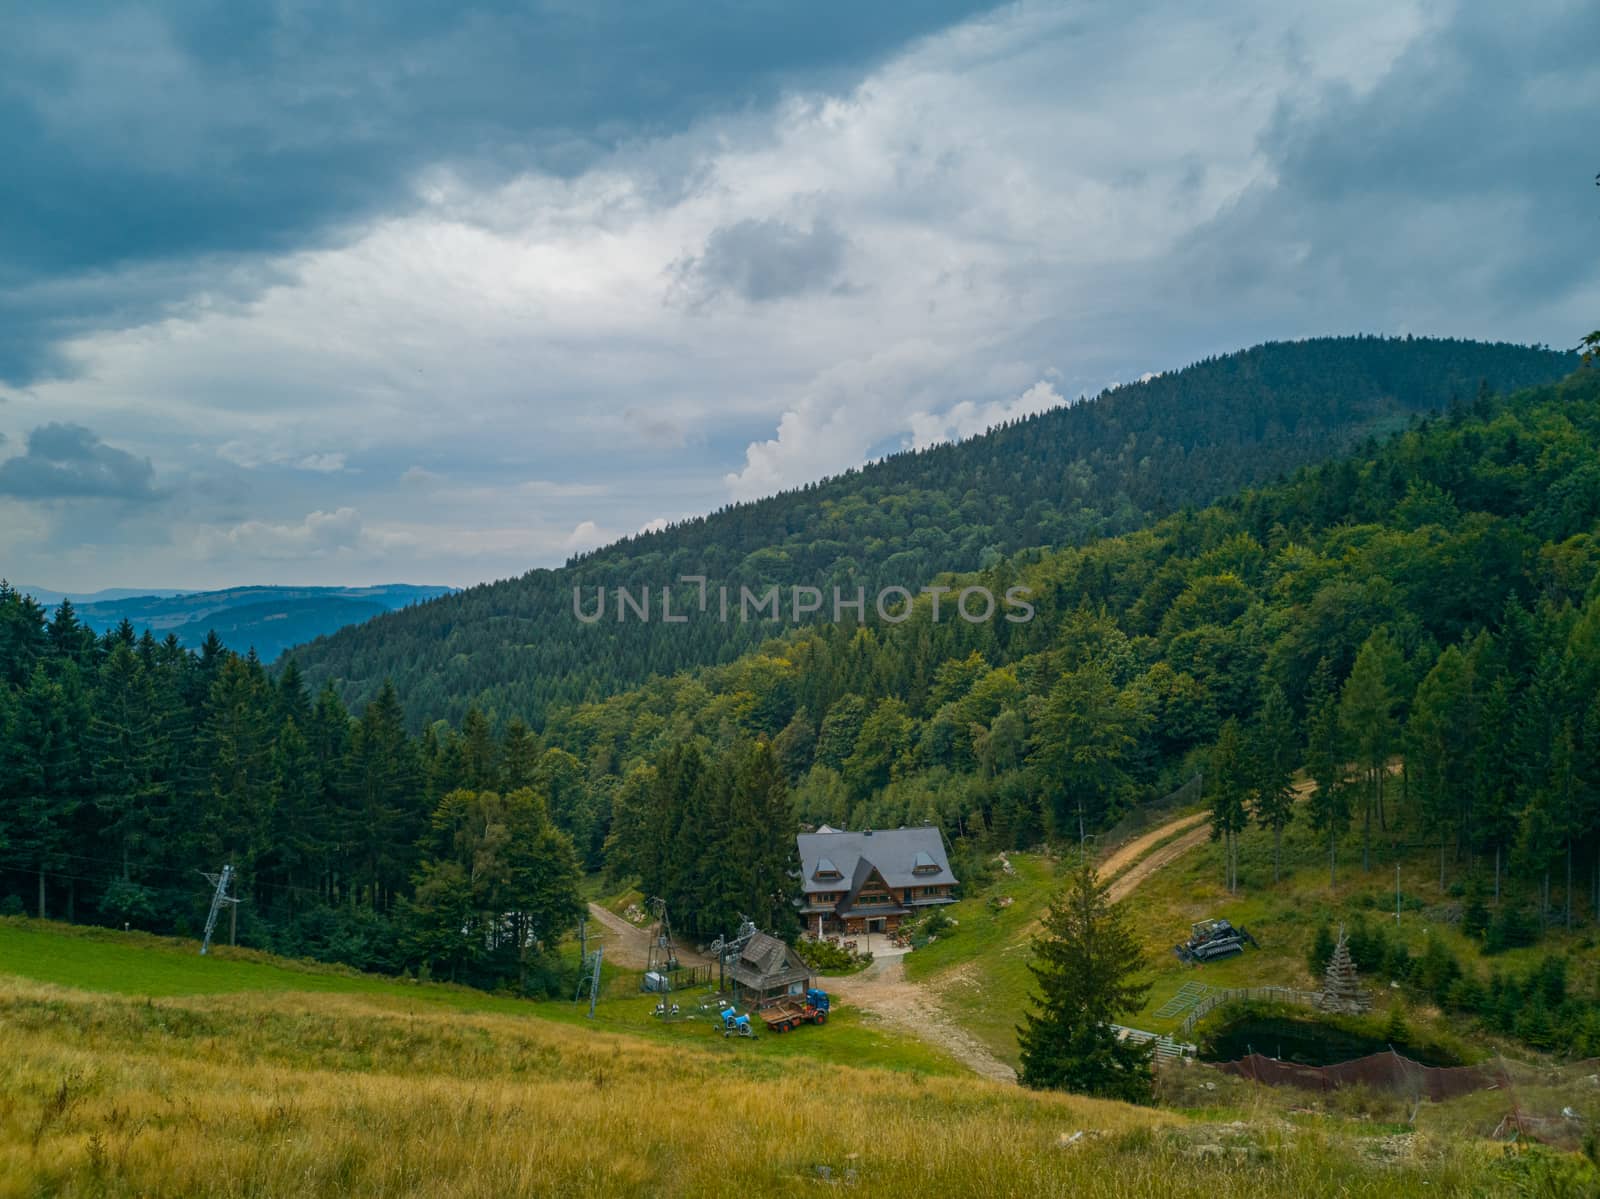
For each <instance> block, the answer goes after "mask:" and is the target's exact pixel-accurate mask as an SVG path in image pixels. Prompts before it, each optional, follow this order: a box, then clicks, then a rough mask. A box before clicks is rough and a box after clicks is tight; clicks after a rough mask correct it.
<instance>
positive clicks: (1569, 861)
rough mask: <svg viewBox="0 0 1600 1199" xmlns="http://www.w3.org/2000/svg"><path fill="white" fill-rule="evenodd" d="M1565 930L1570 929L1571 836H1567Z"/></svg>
mask: <svg viewBox="0 0 1600 1199" xmlns="http://www.w3.org/2000/svg"><path fill="white" fill-rule="evenodd" d="M1567 931H1568V932H1569V933H1570V932H1571V931H1572V838H1571V837H1568V838H1567Z"/></svg>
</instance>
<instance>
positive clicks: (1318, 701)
mask: <svg viewBox="0 0 1600 1199" xmlns="http://www.w3.org/2000/svg"><path fill="white" fill-rule="evenodd" d="M1307 708H1308V714H1307V719H1308V722H1309V723H1308V727H1307V736H1306V772H1307V773H1308V774H1310V775H1311V779H1312V781H1313V782H1314V783H1315V784H1316V790H1315V791H1313V792H1312V793H1311V827H1312V828H1314V829H1316V830H1317V831H1318V832H1319V833H1322V834H1323V835H1324V836H1325V837H1326V838H1327V839H1328V886H1330V887H1332V886H1333V885H1334V884H1335V882H1336V881H1337V880H1336V875H1337V863H1338V847H1339V838H1340V837H1342V836H1343V835H1344V833H1345V830H1346V829H1348V828H1349V827H1350V799H1349V795H1348V793H1347V791H1346V790H1345V767H1344V761H1345V748H1344V737H1343V735H1342V728H1341V725H1340V721H1339V694H1338V692H1337V691H1336V690H1335V689H1334V682H1333V667H1332V664H1331V663H1330V662H1329V661H1328V659H1327V658H1324V659H1322V661H1321V662H1319V663H1318V664H1317V669H1316V671H1315V673H1313V674H1312V676H1311V694H1310V697H1309V699H1308V701H1307Z"/></svg>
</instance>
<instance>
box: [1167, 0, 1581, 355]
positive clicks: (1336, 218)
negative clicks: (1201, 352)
mask: <svg viewBox="0 0 1600 1199" xmlns="http://www.w3.org/2000/svg"><path fill="white" fill-rule="evenodd" d="M1596 45H1600V7H1596V6H1595V5H1593V4H1589V3H1568V4H1554V5H1534V6H1528V7H1527V8H1523V9H1519V10H1517V11H1516V14H1515V15H1514V16H1513V15H1512V12H1511V10H1509V9H1504V8H1500V7H1498V6H1490V5H1472V4H1463V5H1462V6H1460V7H1459V8H1458V9H1456V10H1455V11H1454V12H1453V13H1452V14H1451V16H1450V19H1449V20H1448V21H1447V22H1446V23H1444V24H1443V25H1441V26H1440V27H1438V28H1436V29H1433V30H1429V31H1427V32H1425V33H1424V34H1423V35H1422V36H1420V37H1418V38H1416V39H1415V40H1414V41H1413V42H1412V43H1411V44H1410V45H1409V46H1408V47H1407V48H1406V49H1405V50H1404V51H1403V52H1402V53H1401V54H1400V56H1399V57H1398V58H1397V60H1396V61H1395V62H1394V64H1393V65H1392V66H1391V67H1390V69H1389V70H1388V71H1387V72H1386V73H1385V74H1384V75H1383V77H1382V78H1381V79H1380V80H1379V81H1378V83H1377V84H1376V86H1374V87H1373V88H1372V89H1371V90H1370V91H1367V92H1365V93H1364V94H1360V95H1357V94H1355V93H1354V92H1353V91H1352V90H1351V89H1350V88H1349V87H1348V86H1346V85H1343V84H1339V85H1335V86H1333V87H1330V88H1329V89H1328V90H1326V91H1325V92H1324V93H1322V94H1321V95H1320V96H1318V97H1317V98H1316V99H1315V100H1314V101H1311V102H1302V103H1299V104H1294V105H1285V106H1284V107H1282V108H1280V110H1279V112H1278V113H1277V116H1276V118H1275V119H1274V120H1273V121H1272V122H1271V124H1270V125H1269V127H1268V129H1267V130H1266V132H1265V133H1264V135H1263V137H1262V139H1261V149H1262V151H1263V153H1264V155H1265V157H1266V159H1267V161H1268V164H1269V170H1268V172H1266V174H1267V179H1266V180H1265V181H1263V182H1262V183H1259V184H1257V185H1256V186H1255V187H1253V188H1252V189H1250V190H1249V191H1247V192H1246V193H1245V195H1244V196H1242V197H1241V198H1240V200H1239V201H1238V203H1237V204H1236V205H1235V206H1234V207H1233V208H1232V209H1230V210H1229V211H1228V212H1226V213H1224V214H1223V215H1222V216H1221V217H1219V218H1218V219H1217V220H1216V221H1214V222H1213V223H1211V224H1209V225H1207V226H1205V227H1203V228H1201V229H1200V230H1199V231H1198V232H1197V233H1196V234H1195V235H1194V237H1193V238H1192V239H1191V240H1190V242H1189V244H1188V245H1187V246H1186V248H1185V250H1184V252H1183V253H1182V254H1181V255H1180V256H1179V257H1180V261H1181V262H1182V263H1183V267H1184V269H1183V272H1182V273H1183V275H1184V276H1185V278H1186V279H1187V281H1188V283H1189V285H1190V287H1191V288H1193V289H1196V290H1197V291H1203V292H1205V293H1209V294H1210V295H1213V296H1216V295H1230V296H1232V297H1234V298H1235V299H1238V300H1247V299H1248V298H1250V297H1254V298H1255V299H1257V300H1258V301H1261V302H1263V303H1264V304H1266V305H1268V306H1273V305H1283V306H1292V305H1296V304H1300V303H1304V304H1306V305H1308V306H1311V307H1312V308H1313V310H1314V311H1316V312H1317V313H1318V314H1319V316H1320V318H1321V320H1322V321H1323V323H1324V324H1337V318H1335V317H1333V314H1334V313H1335V312H1338V311H1341V309H1342V310H1343V311H1346V312H1349V313H1351V314H1352V315H1354V316H1356V317H1358V318H1359V319H1362V320H1364V321H1365V322H1367V324H1366V325H1365V326H1364V327H1376V326H1387V325H1388V324H1389V320H1390V319H1398V320H1401V321H1404V320H1408V319H1416V318H1422V317H1427V316H1431V315H1435V314H1436V313H1438V312H1448V311H1450V310H1452V308H1453V307H1455V306H1458V305H1459V302H1460V301H1461V300H1462V298H1463V297H1466V296H1472V297H1475V298H1477V299H1478V300H1480V301H1486V302H1487V305H1486V307H1487V310H1489V311H1498V312H1500V313H1502V314H1505V315H1506V316H1507V317H1508V318H1509V317H1510V316H1511V315H1514V314H1516V313H1518V312H1520V311H1525V310H1526V309H1527V308H1529V307H1530V306H1538V307H1544V306H1548V305H1554V304H1557V303H1559V301H1560V299H1561V297H1562V296H1563V295H1564V294H1566V293H1568V292H1569V291H1571V290H1573V289H1576V288H1578V287H1580V286H1582V285H1584V284H1585V283H1586V282H1588V281H1590V280H1592V279H1593V271H1594V267H1593V255H1592V254H1591V253H1588V252H1586V249H1585V247H1586V246H1590V245H1592V244H1593V240H1594V237H1595V235H1596V233H1597V232H1600V203H1597V202H1596V195H1595V189H1594V187H1593V186H1592V185H1591V183H1590V178H1591V176H1592V175H1593V173H1594V169H1595V167H1596V165H1597V162H1596V159H1595V154H1596V146H1595V143H1594V116H1595V114H1596V113H1597V112H1600V72H1597V71H1596V68H1595V49H1594V48H1595V46H1596Z"/></svg>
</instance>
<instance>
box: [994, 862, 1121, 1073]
mask: <svg viewBox="0 0 1600 1199" xmlns="http://www.w3.org/2000/svg"><path fill="white" fill-rule="evenodd" d="M1109 891H1110V884H1109V883H1105V882H1102V881H1101V880H1100V879H1099V877H1098V876H1097V875H1096V874H1095V871H1094V867H1093V866H1092V865H1090V864H1089V863H1087V862H1086V863H1084V864H1083V865H1082V866H1080V867H1079V868H1078V869H1077V870H1076V871H1074V872H1073V874H1072V875H1071V876H1070V877H1069V878H1068V880H1067V885H1066V887H1065V888H1064V889H1063V890H1062V891H1061V892H1060V893H1059V894H1058V895H1056V897H1055V898H1054V899H1053V900H1052V901H1051V903H1050V907H1049V909H1048V910H1047V911H1046V913H1045V917H1044V921H1043V925H1042V928H1041V931H1040V933H1039V935H1038V936H1036V937H1035V938H1034V939H1033V960H1032V961H1030V962H1029V963H1028V969H1029V970H1030V971H1031V972H1032V974H1033V976H1034V979H1035V980H1036V981H1037V983H1038V986H1039V993H1038V994H1037V995H1035V996H1034V997H1033V1008H1034V1010H1033V1011H1030V1012H1026V1013H1024V1015H1023V1023H1022V1025H1021V1026H1020V1027H1019V1028H1018V1029H1017V1039H1018V1042H1019V1044H1020V1046H1021V1050H1022V1055H1021V1056H1022V1072H1021V1076H1020V1077H1021V1081H1022V1082H1023V1083H1024V1084H1025V1085H1027V1086H1030V1087H1039V1088H1052V1089H1059V1090H1068V1091H1077V1092H1079V1093H1081V1094H1086V1095H1098V1096H1101V1097H1103V1098H1107V1099H1123V1100H1127V1101H1129V1102H1134V1103H1138V1102H1144V1101H1147V1100H1148V1099H1149V1098H1150V1093H1151V1076H1150V1058H1151V1052H1152V1049H1153V1046H1151V1045H1149V1044H1144V1045H1136V1044H1134V1043H1132V1042H1130V1041H1123V1040H1121V1039H1119V1038H1118V1037H1117V1034H1116V1032H1115V1030H1113V1029H1112V1027H1111V1025H1112V1023H1113V1022H1114V1021H1116V1020H1117V1019H1119V1018H1122V1017H1126V1016H1127V1015H1129V1014H1130V1013H1132V1012H1136V1011H1138V1010H1139V1009H1140V1008H1141V1007H1142V1006H1143V1005H1144V999H1145V996H1146V995H1147V994H1148V993H1149V990H1150V984H1149V983H1147V982H1140V981H1137V977H1136V976H1137V975H1138V973H1139V971H1140V970H1141V969H1142V968H1143V965H1144V952H1143V949H1142V948H1141V946H1140V943H1139V938H1138V937H1137V936H1136V935H1135V934H1134V932H1133V930H1132V928H1131V927H1130V925H1129V923H1128V918H1127V914H1126V910H1125V909H1124V907H1123V906H1122V905H1121V904H1113V903H1112V902H1111V900H1110V895H1109Z"/></svg>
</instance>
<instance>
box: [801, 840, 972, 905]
mask: <svg viewBox="0 0 1600 1199" xmlns="http://www.w3.org/2000/svg"><path fill="white" fill-rule="evenodd" d="M795 841H796V843H797V844H798V846H799V849H800V877H801V880H802V883H803V885H804V889H805V890H807V891H810V892H817V891H837V890H839V889H840V887H839V882H840V880H839V879H818V878H817V877H816V873H817V869H818V867H819V866H820V865H821V864H822V863H824V862H826V863H828V864H829V865H830V866H834V867H835V868H836V869H837V870H838V871H839V872H840V873H841V874H842V875H843V876H844V877H845V878H848V879H851V880H852V882H853V881H854V880H855V879H856V877H857V875H858V873H859V872H860V866H861V863H862V862H863V861H866V862H868V863H870V864H871V865H872V866H875V867H877V870H878V873H879V874H880V875H882V876H883V881H884V882H886V883H887V884H888V885H889V886H890V887H892V888H902V887H937V886H953V885H954V884H955V883H956V882H957V881H958V880H957V879H956V876H955V875H954V874H953V873H952V872H951V870H950V858H949V856H948V855H946V853H945V851H944V838H943V837H941V836H940V835H939V830H938V829H936V828H932V827H929V826H926V825H924V826H922V827H920V828H894V829H879V830H877V831H876V832H870V833H868V832H859V833H846V832H828V833H821V832H818V833H801V834H799V836H797V837H796V838H795ZM923 859H926V861H927V862H931V863H932V864H933V866H934V867H935V869H933V870H928V869H924V870H923V871H922V872H921V873H918V871H917V863H918V861H919V860H923ZM862 877H864V875H863V876H862Z"/></svg>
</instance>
